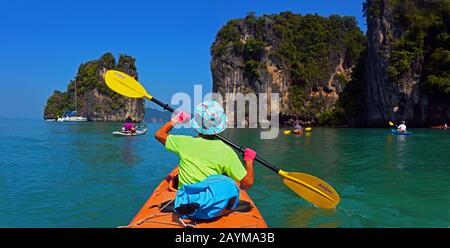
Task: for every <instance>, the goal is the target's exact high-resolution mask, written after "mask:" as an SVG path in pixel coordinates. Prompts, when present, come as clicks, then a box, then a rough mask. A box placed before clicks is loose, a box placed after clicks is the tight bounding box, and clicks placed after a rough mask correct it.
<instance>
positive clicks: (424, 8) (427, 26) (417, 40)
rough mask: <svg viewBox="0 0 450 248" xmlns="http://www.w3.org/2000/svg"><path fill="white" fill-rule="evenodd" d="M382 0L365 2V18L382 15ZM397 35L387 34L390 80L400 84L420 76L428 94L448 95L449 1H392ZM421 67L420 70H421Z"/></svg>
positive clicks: (449, 82) (449, 68)
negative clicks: (389, 49)
mask: <svg viewBox="0 0 450 248" xmlns="http://www.w3.org/2000/svg"><path fill="white" fill-rule="evenodd" d="M381 3H382V1H381V0H373V1H370V2H369V1H366V2H365V4H364V11H365V14H366V16H367V18H369V19H370V18H372V19H373V18H376V17H377V15H379V14H380V12H381V7H382V5H381ZM388 3H389V8H391V10H392V13H393V15H394V16H393V18H394V21H395V25H396V26H397V27H398V28H397V29H398V30H401V32H399V34H389V37H388V38H389V39H390V41H391V42H392V43H393V47H392V50H391V56H390V61H389V66H388V68H387V70H388V74H389V77H390V78H391V80H392V81H393V82H394V83H399V82H401V81H402V79H403V78H404V77H405V76H406V77H411V75H414V74H420V81H421V82H423V83H421V87H422V88H423V89H425V90H427V91H428V92H430V93H437V94H450V1H449V0H439V1H436V0H391V1H388ZM420 66H421V67H422V68H420Z"/></svg>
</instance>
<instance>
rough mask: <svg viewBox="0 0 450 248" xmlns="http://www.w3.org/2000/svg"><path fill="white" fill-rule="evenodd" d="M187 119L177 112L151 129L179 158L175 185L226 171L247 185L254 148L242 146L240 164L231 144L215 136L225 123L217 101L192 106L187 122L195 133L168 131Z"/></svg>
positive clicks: (250, 181)
mask: <svg viewBox="0 0 450 248" xmlns="http://www.w3.org/2000/svg"><path fill="white" fill-rule="evenodd" d="M189 119H190V116H189V115H188V114H186V113H184V112H180V113H179V114H177V115H176V116H175V118H173V119H172V120H171V121H169V122H167V123H166V124H164V125H163V126H162V127H161V128H160V129H159V130H158V131H156V133H155V138H156V139H157V140H158V141H159V142H160V143H161V144H163V145H164V146H165V148H166V149H167V150H169V151H171V152H173V153H175V154H177V155H178V156H179V158H180V162H179V165H180V166H179V174H178V177H179V183H178V188H181V187H182V186H183V185H185V184H193V183H197V182H200V181H202V180H204V179H206V178H207V177H208V176H211V175H221V174H226V175H228V176H229V177H231V178H233V179H234V180H235V181H236V182H239V184H240V188H241V189H249V188H250V187H251V186H252V185H253V180H254V172H253V160H254V159H255V157H256V152H254V151H253V150H251V149H250V148H247V149H246V150H245V153H244V161H245V167H244V166H242V162H241V161H240V160H239V158H238V156H237V155H236V153H235V152H234V150H233V149H232V148H231V147H229V146H227V145H226V144H225V143H223V142H222V141H221V140H218V139H215V136H214V135H215V134H219V133H221V132H223V131H224V130H225V128H226V125H227V116H226V115H225V113H224V110H223V108H222V107H221V106H220V105H219V103H218V102H216V101H207V102H204V103H201V104H199V105H198V106H197V107H196V108H195V110H194V118H192V120H190V123H191V126H192V127H193V128H194V129H195V130H196V131H197V132H198V133H199V136H198V137H191V136H185V135H172V134H169V132H170V131H171V130H172V128H173V127H174V125H175V124H177V123H185V122H187V121H189Z"/></svg>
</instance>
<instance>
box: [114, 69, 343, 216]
mask: <svg viewBox="0 0 450 248" xmlns="http://www.w3.org/2000/svg"><path fill="white" fill-rule="evenodd" d="M105 82H106V85H107V86H108V87H109V88H111V89H112V90H113V91H115V92H117V93H118V94H121V95H123V96H127V97H131V98H142V97H144V98H147V99H148V100H150V101H152V102H154V103H156V104H158V105H159V106H161V107H163V108H164V109H165V110H167V111H170V112H172V113H173V112H174V111H175V110H174V109H173V108H172V107H170V106H169V105H168V104H164V103H163V102H161V101H159V100H157V99H156V98H154V97H152V96H150V95H149V94H148V93H147V91H146V90H145V89H144V87H142V85H141V84H140V83H139V82H138V81H136V79H134V78H132V77H130V76H128V75H127V74H125V73H123V72H119V71H115V70H109V71H107V72H106V74H105ZM216 137H217V138H218V139H220V140H222V141H223V142H224V143H226V144H227V145H229V146H231V147H233V148H235V149H237V150H239V151H240V152H244V151H245V150H244V148H242V147H241V146H238V145H237V144H235V143H233V142H232V141H230V140H228V139H227V138H225V137H222V136H220V135H216ZM255 160H256V161H258V162H259V163H261V164H262V165H264V166H266V167H267V168H269V169H271V170H272V171H274V172H275V173H277V174H278V175H280V176H281V177H283V182H284V184H285V185H286V186H288V187H289V188H290V189H291V190H293V191H294V192H295V193H297V194H298V195H299V196H301V197H303V198H304V199H305V200H307V201H309V202H311V203H312V204H314V205H316V206H318V207H321V208H326V209H330V208H335V207H336V206H337V204H339V201H340V198H339V195H338V193H337V192H336V191H335V190H334V189H333V187H331V186H330V185H329V184H328V183H326V182H324V181H323V180H321V179H320V178H317V177H314V176H311V175H308V174H305V173H300V172H286V171H283V170H281V169H279V168H277V167H275V166H273V165H271V164H270V163H269V162H267V161H265V160H264V159H262V158H260V157H258V156H257V157H256V158H255Z"/></svg>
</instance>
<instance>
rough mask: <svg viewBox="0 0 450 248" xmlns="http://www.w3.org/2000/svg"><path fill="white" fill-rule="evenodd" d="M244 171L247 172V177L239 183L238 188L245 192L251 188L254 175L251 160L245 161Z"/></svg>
mask: <svg viewBox="0 0 450 248" xmlns="http://www.w3.org/2000/svg"><path fill="white" fill-rule="evenodd" d="M245 170H246V171H247V175H245V177H244V178H242V180H241V181H240V182H239V188H241V189H242V190H247V189H249V188H251V187H252V186H253V181H254V178H255V173H254V172H253V160H248V161H245Z"/></svg>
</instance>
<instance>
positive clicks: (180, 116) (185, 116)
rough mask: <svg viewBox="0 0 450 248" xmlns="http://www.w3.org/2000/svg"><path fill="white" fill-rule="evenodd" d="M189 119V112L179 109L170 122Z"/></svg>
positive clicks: (180, 121)
mask: <svg viewBox="0 0 450 248" xmlns="http://www.w3.org/2000/svg"><path fill="white" fill-rule="evenodd" d="M189 119H191V117H190V116H189V114H187V113H186V112H183V111H181V112H179V113H178V114H177V115H176V116H175V117H174V118H173V119H172V122H173V123H174V124H175V123H183V122H187V121H189Z"/></svg>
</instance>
